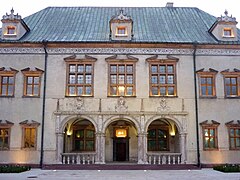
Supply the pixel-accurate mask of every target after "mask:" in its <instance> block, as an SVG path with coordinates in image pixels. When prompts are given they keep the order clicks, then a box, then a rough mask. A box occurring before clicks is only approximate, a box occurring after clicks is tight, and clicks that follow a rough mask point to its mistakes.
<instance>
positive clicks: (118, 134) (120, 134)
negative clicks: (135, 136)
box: [116, 129, 127, 138]
mask: <svg viewBox="0 0 240 180" xmlns="http://www.w3.org/2000/svg"><path fill="white" fill-rule="evenodd" d="M126 136H127V130H126V129H116V137H118V138H120V137H122V138H125V137H126Z"/></svg>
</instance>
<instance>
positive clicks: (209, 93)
mask: <svg viewBox="0 0 240 180" xmlns="http://www.w3.org/2000/svg"><path fill="white" fill-rule="evenodd" d="M207 88H208V95H213V91H212V86H208V87H207Z"/></svg>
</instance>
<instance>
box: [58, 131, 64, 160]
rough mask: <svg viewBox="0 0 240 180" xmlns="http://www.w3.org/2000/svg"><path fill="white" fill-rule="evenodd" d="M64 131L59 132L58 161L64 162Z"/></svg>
mask: <svg viewBox="0 0 240 180" xmlns="http://www.w3.org/2000/svg"><path fill="white" fill-rule="evenodd" d="M63 137H64V134H63V133H57V163H60V164H61V163H62V155H61V154H62V153H63Z"/></svg>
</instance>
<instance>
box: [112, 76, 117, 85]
mask: <svg viewBox="0 0 240 180" xmlns="http://www.w3.org/2000/svg"><path fill="white" fill-rule="evenodd" d="M111 84H117V76H116V75H111Z"/></svg>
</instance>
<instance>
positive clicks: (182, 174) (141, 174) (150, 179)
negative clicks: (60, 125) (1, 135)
mask: <svg viewBox="0 0 240 180" xmlns="http://www.w3.org/2000/svg"><path fill="white" fill-rule="evenodd" d="M24 179H28V180H29V179H44V180H55V179H56V180H67V179H71V180H75V179H78V180H82V179H84V180H155V179H158V180H165V179H166V180H171V179H174V180H215V179H216V180H240V173H222V172H219V171H214V170H212V169H201V170H41V169H32V170H30V171H27V172H23V173H19V174H14V173H13V174H0V180H24Z"/></svg>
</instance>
